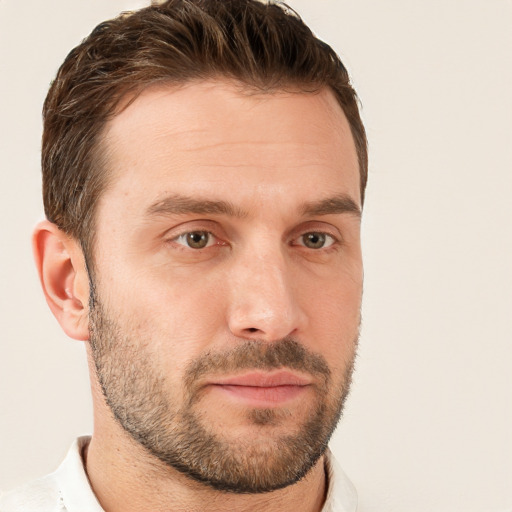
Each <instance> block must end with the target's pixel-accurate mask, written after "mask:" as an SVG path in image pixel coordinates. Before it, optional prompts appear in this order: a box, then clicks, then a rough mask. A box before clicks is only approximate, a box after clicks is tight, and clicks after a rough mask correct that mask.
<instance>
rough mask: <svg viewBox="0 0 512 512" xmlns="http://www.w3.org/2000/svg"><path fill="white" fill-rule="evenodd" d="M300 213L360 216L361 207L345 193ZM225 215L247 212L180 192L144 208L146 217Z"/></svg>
mask: <svg viewBox="0 0 512 512" xmlns="http://www.w3.org/2000/svg"><path fill="white" fill-rule="evenodd" d="M299 211H300V213H301V214H302V215H305V216H311V217H313V216H317V215H318V216H322V215H336V214H342V213H349V214H353V215H355V216H356V217H361V209H360V208H359V206H358V205H357V204H356V202H355V201H354V200H353V199H352V198H351V197H349V196H348V195H346V194H339V195H336V196H333V197H328V198H326V199H321V200H319V201H311V202H307V203H304V204H302V205H301V207H300V209H299ZM186 214H195V215H212V214H215V215H226V216H228V217H237V218H244V217H247V216H248V212H246V211H245V210H243V209H241V208H239V207H238V206H236V205H234V204H233V203H231V202H229V201H223V200H219V201H214V200H207V199H195V198H193V197H189V196H184V195H181V194H172V195H169V196H167V197H165V198H164V199H161V200H159V201H157V202H156V203H154V204H152V205H151V206H150V207H149V208H148V209H147V210H146V216H147V217H159V216H167V215H186Z"/></svg>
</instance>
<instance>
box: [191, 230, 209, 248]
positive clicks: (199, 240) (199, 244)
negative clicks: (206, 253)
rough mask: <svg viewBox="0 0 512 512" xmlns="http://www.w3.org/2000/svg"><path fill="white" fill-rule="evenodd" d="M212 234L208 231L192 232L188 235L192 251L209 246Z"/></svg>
mask: <svg viewBox="0 0 512 512" xmlns="http://www.w3.org/2000/svg"><path fill="white" fill-rule="evenodd" d="M209 239H210V233H208V232H207V231H192V232H191V233H187V245H188V246H189V247H191V248H192V249H203V248H204V247H206V246H207V245H208V241H209Z"/></svg>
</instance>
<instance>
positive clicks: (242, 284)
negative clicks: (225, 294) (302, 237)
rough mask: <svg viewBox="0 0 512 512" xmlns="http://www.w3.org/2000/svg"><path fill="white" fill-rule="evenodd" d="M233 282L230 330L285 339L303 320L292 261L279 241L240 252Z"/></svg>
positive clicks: (251, 335) (237, 333) (262, 336)
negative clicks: (294, 282)
mask: <svg viewBox="0 0 512 512" xmlns="http://www.w3.org/2000/svg"><path fill="white" fill-rule="evenodd" d="M233 277H234V279H233V280H232V283H231V307H230V318H229V320H228V323H229V327H230V330H231V331H232V333H233V334H235V335H236V336H237V337H244V338H258V339H263V340H267V341H273V340H278V339H281V338H284V337H285V336H288V335H290V334H292V333H293V331H295V330H296V329H298V328H299V327H300V325H301V323H302V321H303V314H302V311H301V310H300V307H299V304H298V301H297V297H296V294H295V293H294V287H293V282H292V281H293V276H292V268H291V265H290V262H289V261H288V260H287V258H286V255H285V254H284V252H283V250H282V247H281V245H280V244H278V243H274V244H272V243H265V244H259V246H257V247H255V246H251V247H249V248H247V250H246V251H244V253H243V254H240V255H239V257H238V261H237V263H236V272H235V275H234V276H233Z"/></svg>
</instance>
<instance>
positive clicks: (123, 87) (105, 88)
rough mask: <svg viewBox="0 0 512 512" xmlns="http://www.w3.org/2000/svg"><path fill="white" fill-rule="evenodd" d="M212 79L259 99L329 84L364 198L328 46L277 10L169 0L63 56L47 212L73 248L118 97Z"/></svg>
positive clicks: (48, 112)
mask: <svg viewBox="0 0 512 512" xmlns="http://www.w3.org/2000/svg"><path fill="white" fill-rule="evenodd" d="M216 77H226V78H229V79H234V80H236V81H238V82H241V83H242V84H243V85H246V86H249V87H251V88H256V89H258V90H260V91H263V92H272V91H277V90H282V89H286V88H287V87H293V88H295V89H297V88H298V89H299V90H300V91H304V92H314V91H317V90H319V89H321V88H323V87H330V88H331V89H332V90H333V92H334V93H335V96H336V98H337V100H338V102H339V104H340V105H341V107H342V109H343V111H344V113H345V115H346V117H347V119H348V122H349V124H350V127H351V130H352V136H353V138H354V142H355V146H356V150H357V154H358V159H359V167H360V184H361V199H362V200H363V199H364V191H365V187H366V180H367V171H368V155H367V142H366V135H365V130H364V127H363V124H362V122H361V118H360V115H359V109H358V100H357V96H356V93H355V91H354V89H353V88H352V86H351V84H350V80H349V76H348V73H347V71H346V69H345V67H344V66H343V64H342V62H341V60H340V59H339V57H338V56H337V55H336V53H335V52H334V51H333V50H332V48H330V47H329V46H328V45H327V44H326V43H324V42H322V41H320V40H319V39H317V38H316V37H315V36H314V35H313V33H312V32H311V30H310V29H309V28H308V27H307V26H306V25H305V24H304V23H303V22H302V20H301V19H300V17H299V16H298V15H297V14H296V13H295V12H294V11H293V10H292V9H291V8H289V7H288V6H286V5H285V4H282V3H279V4H275V3H262V2H260V1H258V0H167V1H165V2H162V3H160V4H157V3H154V5H152V6H150V7H146V8H143V9H140V10H138V11H134V12H131V13H123V14H121V15H120V16H118V17H117V18H115V19H112V20H110V21H106V22H104V23H101V24H100V25H98V26H97V27H96V28H95V29H94V30H93V31H92V33H91V34H90V35H89V36H88V37H87V38H86V39H85V40H84V41H83V42H82V43H81V44H80V45H79V46H77V47H76V48H74V49H73V50H72V51H71V53H70V54H69V55H68V56H67V58H66V59H65V61H64V63H63V64H62V66H61V67H60V69H59V71H58V74H57V76H56V78H55V80H54V82H53V83H52V85H51V87H50V90H49V92H48V96H47V98H46V101H45V104H44V108H43V118H44V132H43V143H42V172H43V199H44V206H45V213H46V216H47V218H48V219H49V220H50V221H51V222H53V223H55V224H56V225H57V226H58V227H59V228H60V229H62V230H63V231H65V232H66V233H68V234H69V235H71V236H73V237H74V238H76V239H77V240H79V241H80V243H81V244H82V247H83V249H84V252H85V253H86V256H87V255H89V256H91V251H92V243H93V233H94V212H95V206H96V202H97V200H98V197H99V196H100V195H101V192H102V190H103V189H104V188H105V186H106V184H107V177H108V175H107V173H106V172H105V169H104V167H105V161H104V159H102V152H101V151H100V150H99V148H100V144H99V143H100V142H101V135H102V131H103V128H104V126H105V124H106V122H107V121H108V120H109V119H110V118H112V117H113V116H114V115H115V114H116V110H119V104H120V101H121V99H122V98H125V97H126V95H127V94H132V95H133V97H135V96H136V95H137V94H138V93H140V92H141V91H142V90H143V89H144V88H146V87H148V86H150V85H152V84H155V83H162V82H164V83H170V84H176V85H181V84H184V83H187V82H190V81H193V80H205V79H208V78H216Z"/></svg>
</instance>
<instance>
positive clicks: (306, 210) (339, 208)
mask: <svg viewBox="0 0 512 512" xmlns="http://www.w3.org/2000/svg"><path fill="white" fill-rule="evenodd" d="M301 212H302V214H303V215H308V216H316V215H319V216H320V215H333V214H334V215H336V214H341V213H349V214H352V215H355V216H356V217H361V208H360V207H359V206H358V205H357V203H356V202H355V201H354V200H353V199H352V198H351V197H350V196H348V195H346V194H339V195H336V196H333V197H328V198H326V199H321V200H320V201H313V202H310V203H305V204H304V205H303V206H302V208H301Z"/></svg>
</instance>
